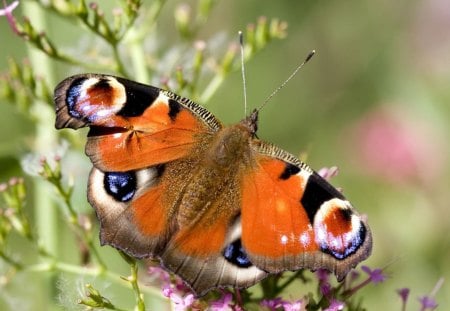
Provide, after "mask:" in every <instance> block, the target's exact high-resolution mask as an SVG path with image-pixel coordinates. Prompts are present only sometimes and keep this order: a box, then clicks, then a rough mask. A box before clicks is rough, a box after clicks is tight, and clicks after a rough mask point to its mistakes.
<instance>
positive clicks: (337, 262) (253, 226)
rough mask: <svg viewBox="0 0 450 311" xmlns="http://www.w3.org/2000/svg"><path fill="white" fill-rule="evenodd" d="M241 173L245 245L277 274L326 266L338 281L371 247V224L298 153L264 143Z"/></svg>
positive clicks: (255, 261) (255, 258) (255, 260)
mask: <svg viewBox="0 0 450 311" xmlns="http://www.w3.org/2000/svg"><path fill="white" fill-rule="evenodd" d="M261 144H262V145H261V146H262V147H261V146H258V147H257V148H258V149H259V150H258V152H255V154H254V160H255V161H254V165H253V166H252V167H251V168H249V169H247V171H246V172H245V174H244V175H243V177H242V187H241V197H242V215H241V217H242V244H243V246H244V248H245V250H246V252H247V255H248V256H249V259H250V261H251V262H252V263H253V264H254V265H256V266H257V267H259V268H261V269H263V270H265V271H268V272H271V273H276V272H280V271H284V270H298V269H301V268H308V269H318V268H326V269H328V270H330V271H332V272H334V273H335V274H336V275H337V277H338V278H339V279H342V278H343V277H344V276H345V274H346V273H347V272H348V271H349V270H350V269H351V268H352V267H353V266H355V265H356V264H357V263H359V262H360V261H361V260H363V259H365V258H367V257H368V256H369V254H370V251H371V245H372V239H371V234H370V230H369V227H368V226H367V224H366V223H365V220H363V219H362V218H361V217H360V216H359V215H358V214H357V213H356V211H355V210H354V209H353V208H352V206H351V205H350V203H349V202H348V201H347V200H346V199H345V198H344V197H343V195H342V194H341V193H340V192H339V191H338V190H336V189H335V188H333V187H332V186H331V185H330V184H329V183H328V182H327V181H325V180H324V179H323V178H321V177H320V176H319V175H318V174H317V173H315V172H313V171H312V170H311V169H310V168H309V167H307V166H306V165H305V164H303V163H301V162H300V161H299V160H298V159H296V158H295V157H294V156H292V155H289V154H288V153H287V152H285V151H283V150H281V149H278V148H276V147H274V146H271V145H266V144H264V143H261Z"/></svg>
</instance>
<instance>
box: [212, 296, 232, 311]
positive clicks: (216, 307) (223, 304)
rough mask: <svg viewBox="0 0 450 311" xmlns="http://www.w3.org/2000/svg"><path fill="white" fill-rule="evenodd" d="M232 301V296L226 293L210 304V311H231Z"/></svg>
mask: <svg viewBox="0 0 450 311" xmlns="http://www.w3.org/2000/svg"><path fill="white" fill-rule="evenodd" d="M232 300H233V296H232V295H231V294H230V293H226V294H225V295H223V296H222V298H220V299H219V300H216V301H213V302H211V304H210V306H211V308H210V309H209V310H211V311H229V310H231V306H230V304H231V301H232Z"/></svg>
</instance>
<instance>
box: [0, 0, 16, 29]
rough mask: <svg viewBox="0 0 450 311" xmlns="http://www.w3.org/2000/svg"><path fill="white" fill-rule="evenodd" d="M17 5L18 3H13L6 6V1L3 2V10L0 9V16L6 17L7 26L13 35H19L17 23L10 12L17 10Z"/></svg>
mask: <svg viewBox="0 0 450 311" xmlns="http://www.w3.org/2000/svg"><path fill="white" fill-rule="evenodd" d="M18 5H19V1H14V2H13V3H11V4H10V5H6V0H3V9H0V16H6V19H7V20H8V24H9V25H10V26H11V29H12V30H13V31H14V33H15V34H19V33H20V32H19V29H17V22H16V20H15V19H14V16H13V15H12V11H13V10H14V9H15V8H17V6H18Z"/></svg>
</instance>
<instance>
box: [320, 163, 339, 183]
mask: <svg viewBox="0 0 450 311" xmlns="http://www.w3.org/2000/svg"><path fill="white" fill-rule="evenodd" d="M338 173H339V169H338V168H337V166H332V167H323V168H321V169H320V170H319V171H318V172H317V174H319V175H320V176H321V177H322V178H324V179H326V180H328V181H330V179H331V178H333V177H335V176H337V174H338Z"/></svg>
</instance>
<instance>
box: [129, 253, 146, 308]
mask: <svg viewBox="0 0 450 311" xmlns="http://www.w3.org/2000/svg"><path fill="white" fill-rule="evenodd" d="M130 267H131V276H130V277H128V281H129V282H130V284H131V286H132V287H133V291H134V295H135V298H136V310H139V311H145V303H144V296H143V295H142V293H141V290H140V288H139V283H138V266H137V262H136V261H134V260H133V261H132V262H131V263H130Z"/></svg>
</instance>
